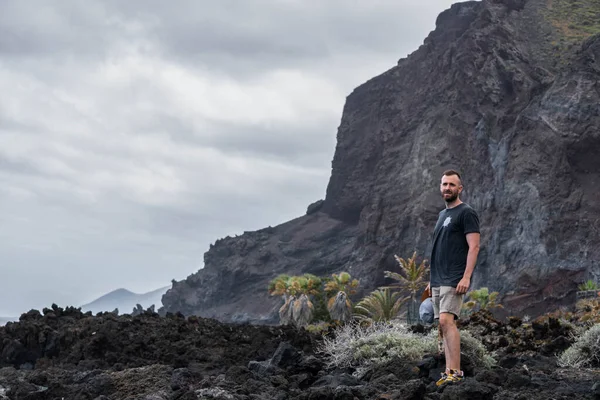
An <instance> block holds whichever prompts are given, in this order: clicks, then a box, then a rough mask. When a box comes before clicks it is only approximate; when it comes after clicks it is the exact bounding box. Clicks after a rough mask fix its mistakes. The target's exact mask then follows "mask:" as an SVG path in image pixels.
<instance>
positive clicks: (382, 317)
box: [354, 288, 408, 322]
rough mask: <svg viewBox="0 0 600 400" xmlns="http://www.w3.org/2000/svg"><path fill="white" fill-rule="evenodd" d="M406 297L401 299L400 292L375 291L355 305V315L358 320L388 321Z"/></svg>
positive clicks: (385, 289)
mask: <svg viewBox="0 0 600 400" xmlns="http://www.w3.org/2000/svg"><path fill="white" fill-rule="evenodd" d="M407 300H408V297H401V295H400V292H392V291H391V290H390V289H389V288H384V289H377V290H375V291H373V292H371V294H370V295H368V296H367V297H365V298H364V299H362V300H361V301H360V302H358V304H356V307H355V308H354V310H355V313H356V314H355V315H356V317H357V318H358V319H366V318H368V319H371V320H373V321H376V322H379V321H389V320H391V319H392V318H394V317H396V316H397V315H398V313H399V312H400V308H401V307H402V305H403V304H404V303H405V302H406V301H407Z"/></svg>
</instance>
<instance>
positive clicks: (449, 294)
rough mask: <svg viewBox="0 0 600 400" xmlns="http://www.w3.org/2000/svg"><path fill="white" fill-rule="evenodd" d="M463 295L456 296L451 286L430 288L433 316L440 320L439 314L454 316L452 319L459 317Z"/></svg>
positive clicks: (454, 289)
mask: <svg viewBox="0 0 600 400" xmlns="http://www.w3.org/2000/svg"><path fill="white" fill-rule="evenodd" d="M464 296H465V295H464V294H456V288H455V287H452V286H440V287H432V288H431V297H432V300H433V314H434V316H435V318H437V319H439V318H440V313H450V314H454V319H458V317H459V316H460V310H461V308H462V304H463V297H464Z"/></svg>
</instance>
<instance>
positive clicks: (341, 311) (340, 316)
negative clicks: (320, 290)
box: [325, 272, 359, 322]
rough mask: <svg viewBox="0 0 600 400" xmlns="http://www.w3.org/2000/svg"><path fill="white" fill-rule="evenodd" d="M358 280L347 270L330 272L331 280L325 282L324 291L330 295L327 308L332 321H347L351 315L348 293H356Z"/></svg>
mask: <svg viewBox="0 0 600 400" xmlns="http://www.w3.org/2000/svg"><path fill="white" fill-rule="evenodd" d="M358 285H359V283H358V280H356V279H352V276H350V274H349V273H347V272H341V273H340V274H339V275H338V274H332V275H331V280H329V281H328V282H327V283H326V284H325V292H326V293H327V295H328V296H330V298H329V301H328V302H327V310H328V311H329V315H330V316H331V319H332V320H334V321H340V322H347V321H348V320H349V318H350V316H351V315H352V302H351V301H350V295H352V294H355V293H356V288H358Z"/></svg>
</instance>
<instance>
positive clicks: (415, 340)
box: [319, 321, 495, 369]
mask: <svg viewBox="0 0 600 400" xmlns="http://www.w3.org/2000/svg"><path fill="white" fill-rule="evenodd" d="M460 336H461V352H462V353H463V354H465V355H467V356H468V357H469V358H470V359H471V361H472V363H473V364H474V366H475V367H479V368H489V367H491V366H493V365H494V364H495V361H494V359H493V358H492V356H491V355H490V353H489V352H488V351H487V350H486V349H485V347H484V346H483V344H482V343H481V342H480V341H479V340H477V339H476V338H474V337H473V336H472V335H471V334H470V333H469V332H466V331H461V334H460ZM437 339H438V332H437V330H435V329H434V330H432V331H431V332H430V333H429V334H426V335H422V334H418V333H413V332H411V331H409V330H408V328H406V327H405V326H404V325H403V324H399V323H398V322H396V321H392V322H385V323H384V322H382V323H374V324H371V325H369V326H362V325H359V324H347V325H345V326H341V327H339V328H338V329H337V330H336V332H335V334H334V335H333V337H332V338H328V337H325V338H324V339H323V343H322V345H321V346H320V348H319V351H320V352H321V353H323V354H324V355H325V356H326V357H327V359H328V364H329V367H337V368H346V367H355V368H357V369H364V368H368V367H375V366H382V365H385V364H388V363H390V362H392V361H394V360H396V359H400V360H403V361H418V360H422V359H423V357H424V356H425V355H427V354H434V353H436V352H437V351H438V349H437Z"/></svg>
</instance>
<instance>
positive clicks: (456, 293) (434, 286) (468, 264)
mask: <svg viewBox="0 0 600 400" xmlns="http://www.w3.org/2000/svg"><path fill="white" fill-rule="evenodd" d="M462 190H463V186H462V180H461V177H460V174H459V173H458V172H456V171H454V170H448V171H445V172H444V173H443V175H442V182H441V184H440V191H441V194H442V197H443V198H444V201H445V202H446V208H445V209H444V210H442V211H441V212H440V214H439V218H438V221H437V224H436V225H435V230H434V233H433V249H432V251H431V279H430V282H429V285H428V286H427V288H428V289H429V288H431V292H432V298H433V310H434V315H435V318H436V319H439V329H440V330H441V332H442V336H443V341H444V353H445V356H446V370H445V372H444V373H442V378H441V379H440V380H439V381H437V385H438V386H440V385H443V384H445V383H451V382H459V381H461V380H463V379H464V374H463V372H462V371H461V369H460V333H459V332H458V328H457V327H456V322H455V320H456V319H458V317H459V315H460V310H461V308H462V303H463V297H464V294H465V293H467V290H468V289H469V286H470V285H471V276H472V275H473V270H474V269H475V264H476V262H477V255H478V254H479V236H480V234H479V217H478V216H477V213H476V212H475V210H473V209H472V208H471V207H470V206H469V205H467V204H465V203H463V202H462V201H461V200H460V197H459V196H460V194H461V192H462Z"/></svg>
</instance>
